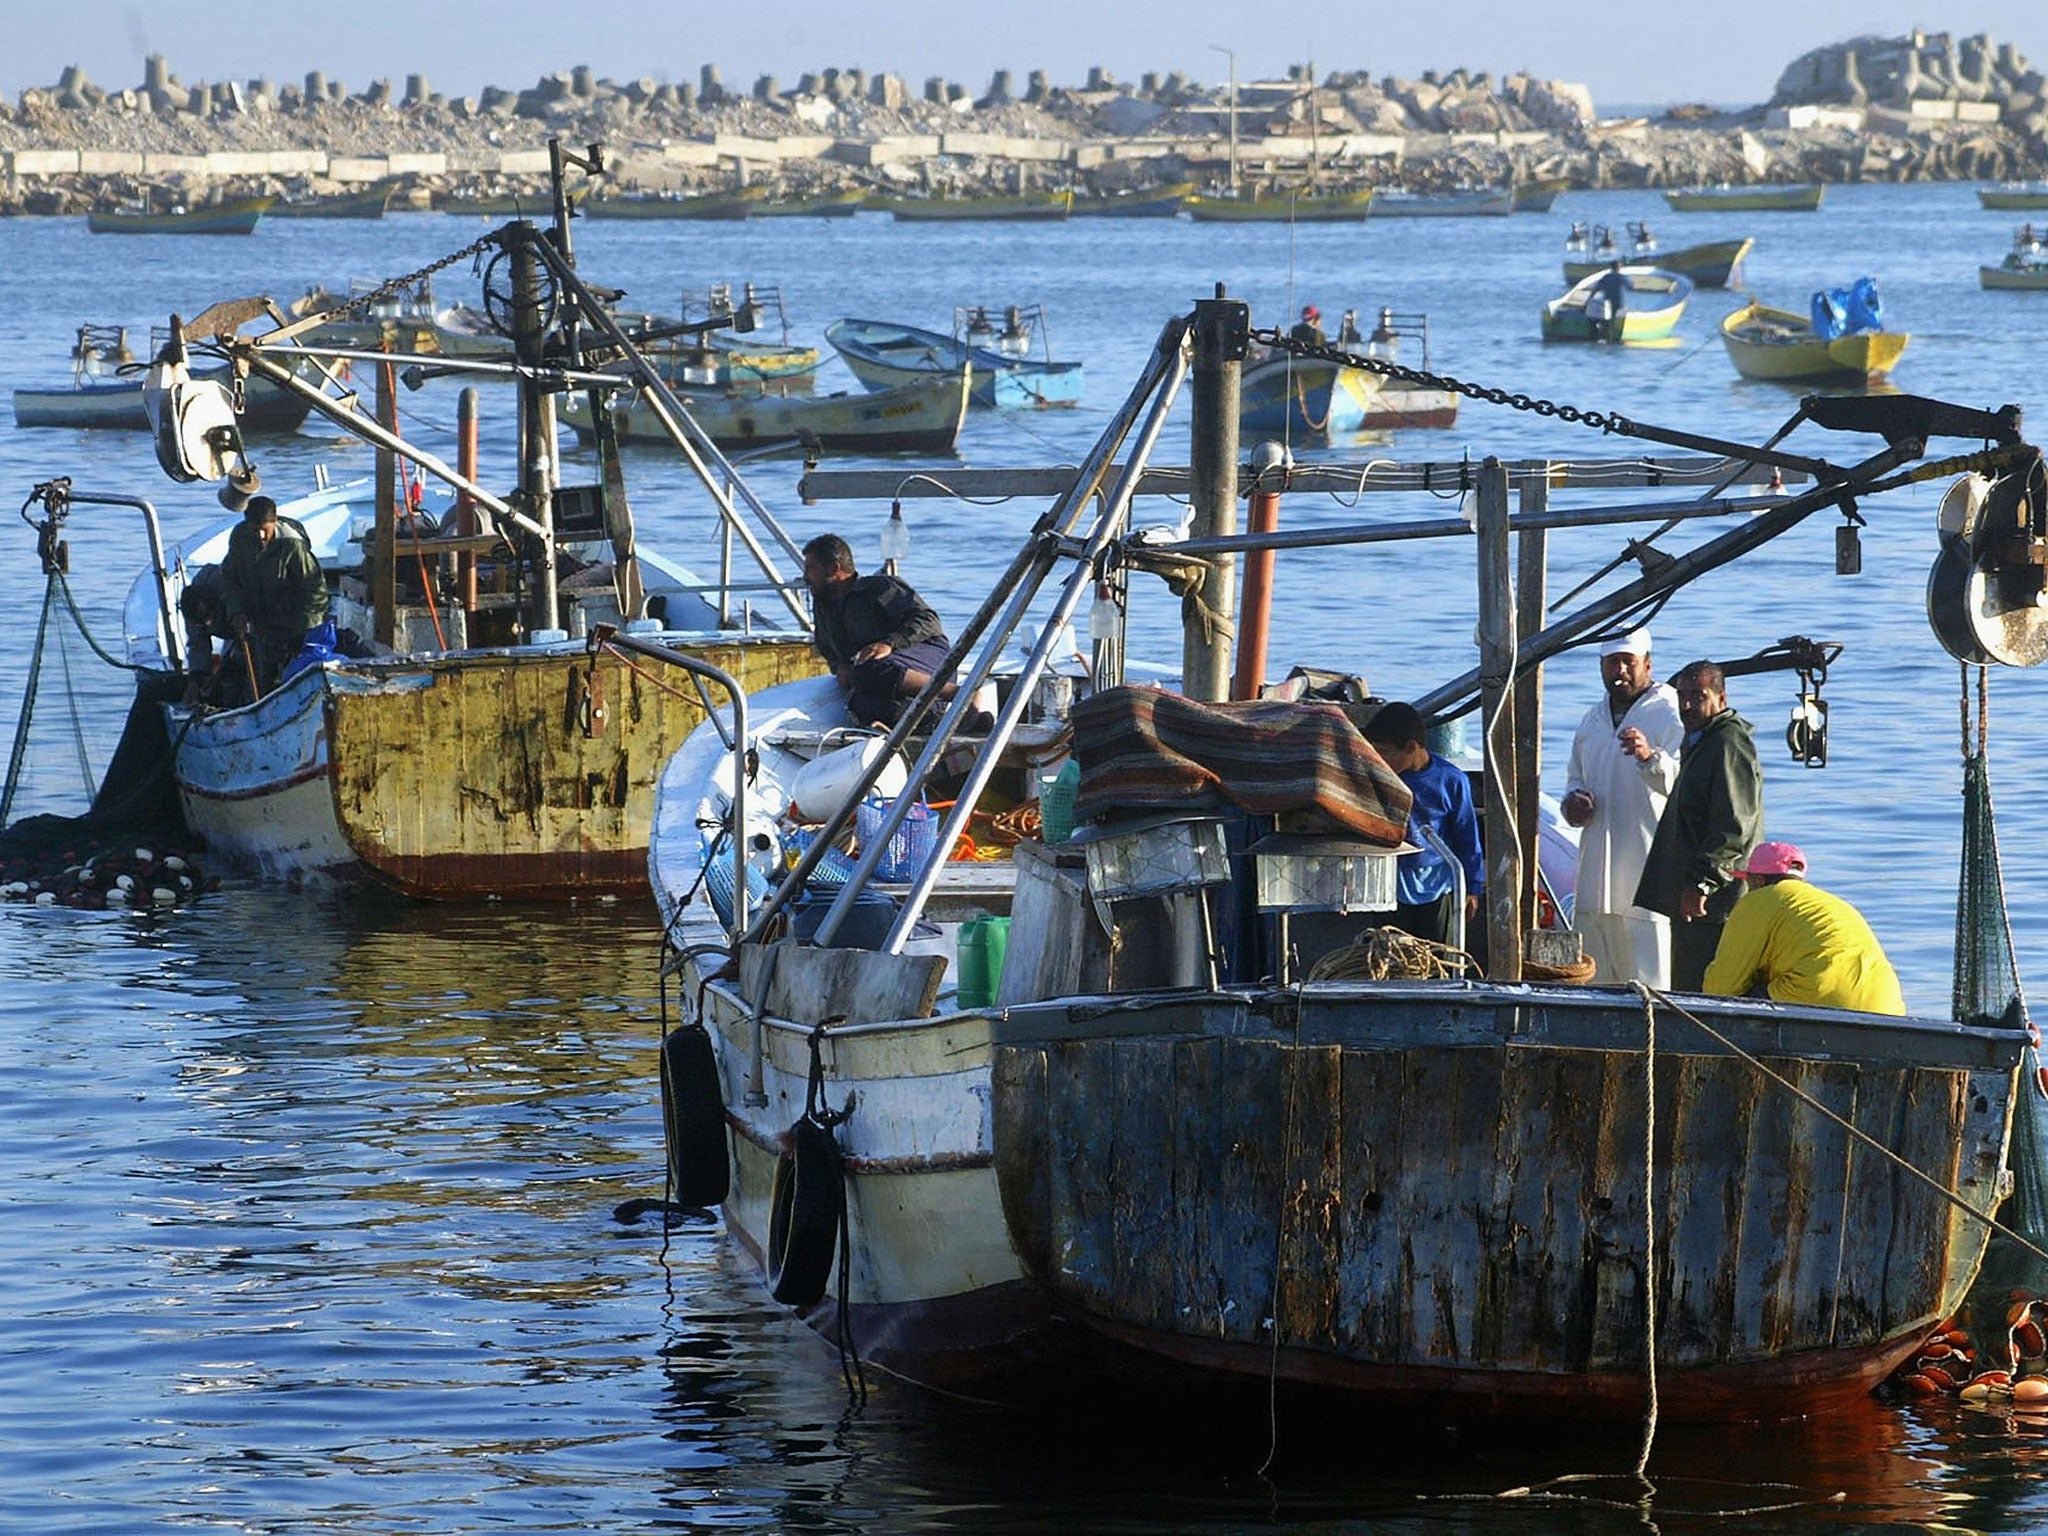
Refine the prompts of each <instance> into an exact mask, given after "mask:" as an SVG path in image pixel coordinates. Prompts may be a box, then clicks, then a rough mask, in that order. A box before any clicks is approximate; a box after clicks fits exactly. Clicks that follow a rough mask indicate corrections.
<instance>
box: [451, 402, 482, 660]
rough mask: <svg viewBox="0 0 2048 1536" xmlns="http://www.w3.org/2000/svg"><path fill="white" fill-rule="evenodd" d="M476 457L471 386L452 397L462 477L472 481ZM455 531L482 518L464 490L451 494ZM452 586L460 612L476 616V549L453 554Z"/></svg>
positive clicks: (472, 528) (476, 525) (466, 533)
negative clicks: (452, 495) (453, 398)
mask: <svg viewBox="0 0 2048 1536" xmlns="http://www.w3.org/2000/svg"><path fill="white" fill-rule="evenodd" d="M476 460H477V392H476V388H475V386H473V385H472V386H470V387H468V388H465V389H464V390H463V391H462V393H461V394H460V395H459V396H457V397H456V401H455V469H456V473H458V474H459V475H461V476H462V478H463V479H465V480H467V481H469V482H471V483H472V484H474V483H475V481H476ZM455 531H456V532H457V533H458V534H460V535H461V536H462V537H463V538H468V537H470V536H471V535H473V534H478V533H481V532H483V519H482V518H480V517H478V516H477V511H476V504H475V503H474V502H472V501H471V500H470V499H469V493H468V492H467V491H458V492H457V493H456V496H455ZM455 589H456V591H457V592H458V593H459V594H460V595H461V598H462V608H463V612H465V613H466V614H468V615H469V616H470V618H472V619H474V618H475V617H476V610H477V601H476V553H475V551H473V550H467V549H465V550H463V551H462V553H460V554H459V555H457V556H456V557H455Z"/></svg>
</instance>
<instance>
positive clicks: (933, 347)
mask: <svg viewBox="0 0 2048 1536" xmlns="http://www.w3.org/2000/svg"><path fill="white" fill-rule="evenodd" d="M1038 334H1039V335H1040V336H1041V337H1042V336H1043V334H1044V333H1043V331H1042V330H1040V331H1039V332H1038ZM825 340H826V341H828V342H829V343H831V345H832V348H833V350H834V351H836V352H837V353H838V354H839V356H840V358H841V360H842V361H844V362H845V364H846V366H847V367H848V368H850V369H852V370H853V376H854V377H855V378H857V379H859V380H860V382H861V383H862V384H863V385H864V386H866V387H867V388H868V389H870V390H882V389H896V388H899V387H900V386H902V385H905V384H912V383H916V382H917V381H919V380H920V379H922V380H929V379H931V378H932V377H933V375H941V376H944V377H946V378H951V377H953V376H954V375H955V374H957V373H959V372H960V371H961V370H962V369H963V368H971V369H972V372H973V383H972V385H971V392H972V393H971V398H972V400H973V403H974V404H975V405H977V406H980V407H982V408H983V409H986V410H1022V409H1027V408H1037V407H1044V406H1070V405H1076V404H1078V403H1079V402H1080V399H1081V379H1082V370H1081V365H1080V364H1079V363H1063V362H1054V361H1052V360H1051V358H1049V357H1032V356H1030V355H1029V353H1028V351H1026V350H1024V349H1025V348H1028V347H1029V346H1030V336H1029V335H1028V334H1025V335H1023V336H1021V337H1020V338H1019V341H1020V343H1021V345H1020V346H1018V347H1017V348H1016V349H1013V350H1004V349H1003V348H1002V347H1000V346H974V345H970V344H969V342H968V341H966V340H964V339H962V338H961V337H958V336H948V335H946V334H945V333H944V332H941V331H928V330H925V329H923V328H922V327H919V326H914V325H900V324H898V323H896V322H895V321H890V320H857V319H846V320H835V321H833V323H832V324H830V325H828V326H826V327H825Z"/></svg>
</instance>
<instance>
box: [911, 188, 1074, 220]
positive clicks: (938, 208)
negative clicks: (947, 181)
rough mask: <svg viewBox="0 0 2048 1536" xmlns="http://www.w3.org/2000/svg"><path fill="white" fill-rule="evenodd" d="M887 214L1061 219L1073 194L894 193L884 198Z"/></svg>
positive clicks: (1070, 207)
mask: <svg viewBox="0 0 2048 1536" xmlns="http://www.w3.org/2000/svg"><path fill="white" fill-rule="evenodd" d="M884 206H885V207H886V208H887V209H888V211H889V213H890V215H891V216H892V217H893V218H896V219H898V220H900V221H902V222H904V223H906V224H951V223H961V222H970V223H971V222H981V221H985V220H991V219H993V220H997V221H1000V222H1003V223H1008V224H1019V223H1022V224H1058V223H1063V222H1064V221H1065V220H1066V217H1067V215H1068V214H1069V213H1071V212H1072V211H1073V207H1074V194H1073V193H1072V192H1071V191H1065V190H1063V191H1059V192H1019V193H1017V194H1015V195H1013V196H1009V197H995V196H990V197H981V196H973V195H963V196H957V197H944V196H941V197H894V198H889V199H887V200H886V201H885V203H884Z"/></svg>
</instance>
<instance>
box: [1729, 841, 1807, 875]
mask: <svg viewBox="0 0 2048 1536" xmlns="http://www.w3.org/2000/svg"><path fill="white" fill-rule="evenodd" d="M1742 873H1743V875H1744V877H1745V878H1747V877H1748V876H1751V875H1791V876H1793V877H1794V878H1795V879H1802V880H1803V879H1804V878H1805V877H1806V855H1805V854H1803V853H1801V852H1800V851H1799V850H1798V848H1797V847H1795V846H1794V845H1793V844H1791V843H1758V844H1757V845H1756V847H1755V849H1753V850H1752V851H1751V853H1750V855H1749V863H1748V864H1747V865H1745V866H1744V867H1743V870H1742Z"/></svg>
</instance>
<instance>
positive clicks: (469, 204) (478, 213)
mask: <svg viewBox="0 0 2048 1536" xmlns="http://www.w3.org/2000/svg"><path fill="white" fill-rule="evenodd" d="M549 202H550V198H549V197H548V195H547V194H546V193H545V192H532V193H518V192H506V193H496V194H492V195H489V196H464V195H462V194H459V193H452V192H451V193H439V194H436V196H435V198H434V212H436V213H445V214H448V215H450V216H451V217H454V218H459V219H541V218H546V217H547V215H548V204H549Z"/></svg>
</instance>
